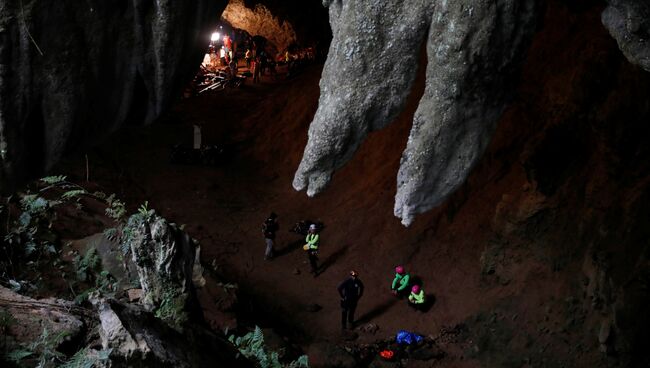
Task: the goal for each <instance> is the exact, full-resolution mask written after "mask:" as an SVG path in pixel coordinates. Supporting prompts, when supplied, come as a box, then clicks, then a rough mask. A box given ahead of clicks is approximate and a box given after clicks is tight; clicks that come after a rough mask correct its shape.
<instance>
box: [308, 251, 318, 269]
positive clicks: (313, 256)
mask: <svg viewBox="0 0 650 368" xmlns="http://www.w3.org/2000/svg"><path fill="white" fill-rule="evenodd" d="M307 257H308V258H309V266H311V272H313V273H316V271H318V252H317V251H313V250H309V251H307Z"/></svg>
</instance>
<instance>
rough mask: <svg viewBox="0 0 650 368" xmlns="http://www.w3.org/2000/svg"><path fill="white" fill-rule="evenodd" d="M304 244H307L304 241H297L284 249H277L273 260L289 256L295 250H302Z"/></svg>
mask: <svg viewBox="0 0 650 368" xmlns="http://www.w3.org/2000/svg"><path fill="white" fill-rule="evenodd" d="M304 244H305V241H304V240H303V239H298V240H295V241H293V242H291V243H289V244H287V245H285V246H284V247H282V248H278V249H276V250H275V252H274V254H273V258H277V257H282V256H284V255H287V254H289V253H291V252H293V251H294V250H297V249H301V248H302V246H303V245H304Z"/></svg>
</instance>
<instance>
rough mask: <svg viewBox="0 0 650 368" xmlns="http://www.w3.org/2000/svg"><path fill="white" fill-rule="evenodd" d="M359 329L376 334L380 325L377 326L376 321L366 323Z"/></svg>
mask: <svg viewBox="0 0 650 368" xmlns="http://www.w3.org/2000/svg"><path fill="white" fill-rule="evenodd" d="M359 331H361V332H364V333H367V334H371V335H374V334H376V333H377V331H379V326H377V325H376V324H375V323H366V324H365V325H363V326H361V327H359Z"/></svg>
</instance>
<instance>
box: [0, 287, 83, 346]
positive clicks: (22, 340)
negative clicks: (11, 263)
mask: <svg viewBox="0 0 650 368" xmlns="http://www.w3.org/2000/svg"><path fill="white" fill-rule="evenodd" d="M75 312H76V313H77V314H83V313H85V312H86V311H85V310H84V309H82V308H79V307H77V306H75V305H74V303H72V302H68V301H65V300H60V299H52V298H50V299H39V300H37V299H33V298H29V297H26V296H23V295H20V294H17V293H15V292H13V291H11V290H9V289H7V288H5V287H2V286H0V314H1V315H2V320H3V321H6V322H4V323H3V324H5V325H6V326H3V328H5V336H4V338H5V343H6V347H7V348H8V349H10V348H16V347H17V345H18V344H20V345H28V344H30V343H32V342H34V341H36V340H38V338H39V337H40V336H41V335H42V334H44V333H45V332H44V331H47V334H48V335H49V336H61V339H60V344H65V343H66V342H69V341H73V340H76V339H77V338H78V337H79V336H80V335H81V333H82V332H83V330H84V328H85V325H84V322H83V321H82V320H81V318H79V317H78V316H76V315H75V314H74V313H75Z"/></svg>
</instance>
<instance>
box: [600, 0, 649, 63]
mask: <svg viewBox="0 0 650 368" xmlns="http://www.w3.org/2000/svg"><path fill="white" fill-rule="evenodd" d="M607 3H608V4H609V5H608V6H607V8H606V9H605V10H604V11H603V14H602V22H603V24H604V25H605V27H606V28H607V29H608V30H609V33H610V34H611V35H612V37H614V38H615V39H616V42H618V47H619V48H620V49H621V51H622V52H623V54H624V55H625V57H626V58H627V59H628V60H629V61H630V62H631V63H633V64H637V65H639V66H640V67H642V68H643V69H645V70H646V71H650V3H648V2H647V1H645V0H608V1H607Z"/></svg>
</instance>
